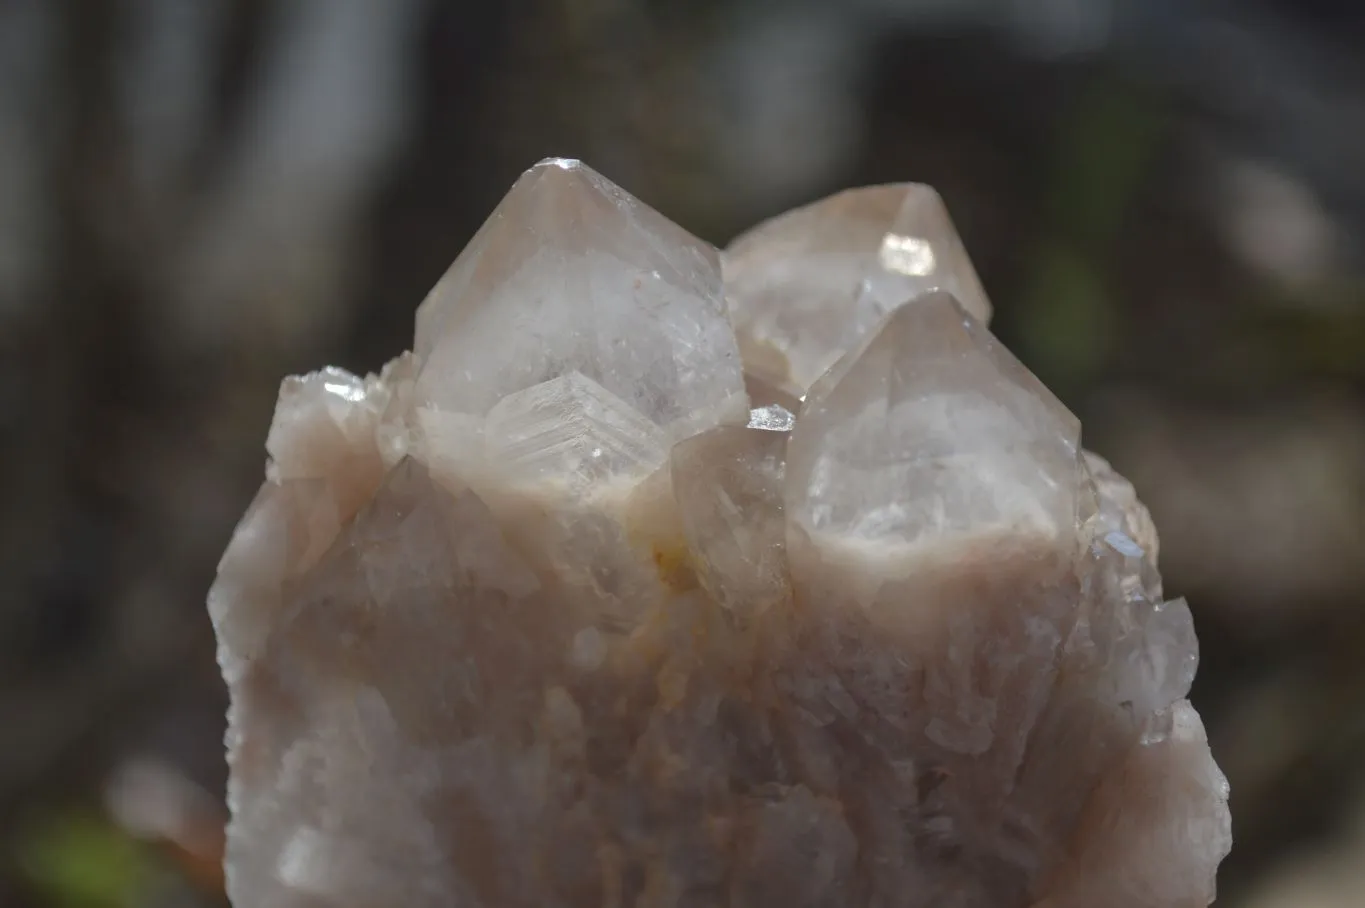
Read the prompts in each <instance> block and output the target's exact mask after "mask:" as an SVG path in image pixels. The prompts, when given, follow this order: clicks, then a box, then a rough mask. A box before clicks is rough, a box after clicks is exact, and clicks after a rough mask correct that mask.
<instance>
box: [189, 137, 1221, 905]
mask: <svg viewBox="0 0 1365 908" xmlns="http://www.w3.org/2000/svg"><path fill="white" fill-rule="evenodd" d="M990 313H991V308H990V304H989V303H988V302H987V299H986V296H985V294H984V292H983V290H982V287H981V284H980V282H979V281H978V279H977V277H976V274H975V272H974V271H973V269H972V265H971V263H970V261H969V260H968V257H967V255H966V253H965V251H964V249H963V247H962V243H961V241H960V240H959V238H958V237H957V235H956V233H955V231H954V229H953V227H952V225H951V222H950V221H949V218H948V215H947V213H946V211H945V209H944V206H943V203H942V201H941V200H940V199H939V197H938V196H937V194H935V193H934V191H933V190H931V189H929V188H928V187H925V186H919V185H909V184H906V185H892V186H878V187H871V188H866V189H857V190H851V191H848V192H844V193H841V194H839V195H836V196H833V197H831V198H828V199H825V200H824V201H821V202H817V203H815V204H813V205H810V206H808V207H806V208H802V209H799V210H797V211H793V212H790V213H788V214H786V215H783V216H781V217H779V218H776V219H775V220H772V221H769V222H767V223H765V224H762V225H760V226H759V227H757V228H755V229H754V230H753V231H751V232H750V233H748V234H746V235H744V236H742V237H741V238H740V239H738V240H737V241H735V243H734V244H733V245H732V246H731V247H730V248H729V249H728V250H727V251H726V252H724V253H717V251H716V250H715V249H714V248H712V247H711V246H709V245H708V244H706V243H705V242H702V241H701V240H698V239H697V238H695V237H693V236H691V235H689V234H688V233H687V232H685V231H684V230H682V229H681V228H680V227H678V226H677V225H675V224H673V223H672V222H670V221H669V220H667V219H666V218H664V217H663V216H661V215H660V214H658V213H657V212H655V211H653V210H651V209H650V208H648V207H646V206H645V205H644V204H642V203H641V202H639V201H637V200H636V199H634V198H633V197H631V196H630V195H628V194H627V193H625V192H624V191H622V190H621V189H620V188H618V187H616V186H615V185H613V184H611V183H610V182H608V181H607V180H605V179H604V178H603V177H601V176H600V175H598V174H597V173H595V172H594V171H592V170H591V169H589V168H588V167H585V166H584V165H582V164H580V163H578V162H576V161H568V160H560V159H555V160H547V161H543V162H541V163H540V164H538V165H536V166H535V167H533V168H532V169H530V170H529V171H527V172H526V174H525V175H524V176H522V178H521V179H520V180H519V181H518V182H517V183H516V185H515V186H514V187H513V188H512V190H511V192H510V193H509V194H508V195H507V197H506V198H505V199H504V200H503V202H502V203H501V204H500V205H499V206H498V208H497V209H496V210H495V211H494V212H493V214H492V216H491V217H490V218H489V219H488V221H487V223H486V224H485V225H484V226H483V228H482V229H481V230H480V231H479V233H478V234H477V235H476V236H475V237H474V239H473V240H472V241H471V242H470V244H469V245H468V247H467V248H466V249H465V250H464V252H463V253H462V254H461V255H460V256H459V258H458V259H457V260H456V261H455V263H454V264H453V265H452V266H451V268H450V270H449V271H448V272H447V274H446V275H445V276H444V277H443V278H442V279H441V281H440V283H439V284H437V286H436V287H435V289H434V290H433V291H432V292H431V294H430V296H429V297H428V298H427V300H426V301H425V302H424V303H423V304H422V305H421V307H420V308H419V309H418V312H417V333H416V341H415V344H414V349H413V352H412V353H405V354H403V355H402V356H400V357H398V358H397V359H395V360H394V361H393V362H392V363H390V364H389V365H388V366H387V367H386V368H385V369H384V371H383V372H382V374H380V375H378V376H370V377H367V378H358V377H356V376H353V375H351V374H349V373H346V372H343V371H341V370H337V369H327V370H323V371H321V372H317V373H314V374H311V375H307V376H304V377H301V378H290V379H288V380H286V381H285V383H284V386H283V388H282V389H281V393H280V400H279V406H278V409H277V411H276V415H275V421H274V424H273V425H272V427H271V431H270V435H269V439H268V441H267V448H268V451H269V463H268V466H267V479H266V482H265V484H264V485H263V486H262V488H261V491H260V494H259V495H258V496H257V498H256V500H255V502H254V503H253V504H252V506H251V508H250V510H249V511H248V512H247V514H246V516H245V517H244V518H243V519H242V522H241V525H240V526H239V527H238V529H237V532H236V534H235V536H234V537H233V539H232V542H231V544H230V546H229V548H228V550H227V553H226V554H225V555H224V557H223V561H222V563H221V566H220V569H219V576H218V580H217V582H216V584H215V585H214V587H213V590H212V591H211V593H210V596H209V608H210V611H211V613H212V616H213V621H214V625H215V627H216V629H217V633H218V639H219V642H220V661H221V663H222V668H223V673H224V676H225V677H226V679H227V682H228V685H229V688H230V691H231V695H232V706H231V713H230V731H229V735H228V753H229V760H230V763H231V770H232V776H231V784H230V790H229V800H230V804H231V808H232V812H233V819H232V823H231V828H230V845H229V855H228V877H229V888H230V893H231V896H232V898H233V900H234V902H235V904H236V905H237V906H239V908H294V906H299V908H303V906H309V908H315V906H316V908H322V906H327V908H333V906H335V908H362V906H364V908H370V906H375V908H379V906H397V905H402V906H408V908H420V906H452V905H453V906H471V908H475V906H477V908H522V906H524V908H551V906H564V908H579V906H582V908H587V906H594V908H595V906H600V908H711V906H732V908H741V906H742V908H806V906H809V908H817V906H819V908H845V906H848V908H852V906H869V908H872V906H876V908H893V906H896V908H902V906H903V908H1025V906H1036V908H1128V906H1132V908H1165V906H1170V908H1177V906H1179V908H1186V906H1203V905H1206V904H1208V903H1209V902H1210V901H1211V900H1212V899H1213V896H1214V875H1215V870H1216V867H1217V865H1218V862H1219V860H1220V859H1221V858H1222V856H1223V855H1224V854H1225V853H1226V852H1227V850H1228V848H1229V845H1230V835H1229V820H1228V812H1227V796H1228V791H1227V783H1226V782H1225V781H1224V779H1223V776H1222V775H1221V774H1220V772H1219V770H1218V768H1217V766H1216V765H1215V764H1214V762H1213V760H1212V758H1211V756H1210V754H1209V749H1208V744H1207V742H1206V739H1205V735H1204V731H1203V727H1202V726H1201V724H1200V721H1199V717H1198V716H1197V715H1196V713H1195V711H1194V710H1193V709H1192V708H1191V707H1190V705H1189V703H1188V702H1187V701H1186V700H1185V699H1184V697H1185V696H1186V693H1187V691H1188V690H1189V686H1190V682H1191V679H1192V677H1193V675H1194V671H1195V665H1196V662H1197V647H1196V642H1195V637H1194V632H1193V629H1192V626H1191V622H1190V613H1189V610H1188V608H1187V607H1186V605H1185V602H1184V601H1183V600H1180V599H1173V600H1167V599H1165V598H1164V597H1163V592H1162V589H1161V581H1160V577H1159V575H1158V573H1157V569H1156V555H1157V540H1156V534H1155V531H1154V529H1153V527H1152V524H1151V521H1150V520H1149V518H1148V516H1147V512H1146V511H1145V509H1144V508H1143V507H1142V505H1141V504H1140V503H1139V502H1138V501H1137V499H1136V497H1135V495H1134V493H1133V489H1132V487H1131V486H1130V485H1129V484H1128V483H1127V482H1126V481H1125V480H1123V479H1122V478H1121V477H1119V476H1118V475H1116V474H1115V473H1114V472H1113V471H1112V470H1111V469H1110V468H1109V466H1108V465H1107V464H1106V463H1105V462H1104V461H1103V460H1101V459H1099V458H1097V457H1095V456H1093V455H1091V454H1089V453H1087V452H1085V451H1084V450H1083V449H1082V448H1081V445H1080V427H1079V424H1078V422H1077V420H1076V418H1075V417H1074V416H1072V414H1071V413H1069V412H1068V411H1067V410H1066V408H1065V407H1064V406H1062V404H1061V403H1059V402H1058V401H1057V399H1056V398H1055V397H1053V396H1052V394H1050V393H1049V392H1048V390H1047V389H1046V388H1045V387H1043V386H1042V385H1041V384H1040V383H1039V382H1038V380H1037V379H1036V378H1034V377H1033V376H1032V375H1031V374H1030V373H1029V372H1028V370H1027V369H1025V368H1024V367H1023V366H1022V365H1021V364H1020V363H1019V362H1018V360H1016V359H1015V358H1014V357H1013V356H1011V354H1010V353H1009V351H1007V350H1006V349H1004V348H1003V347H1002V346H1001V345H1000V344H999V343H998V342H997V341H996V340H995V338H994V337H993V336H992V335H991V333H990V332H989V330H988V329H987V327H986V323H987V320H988V319H989V317H990Z"/></svg>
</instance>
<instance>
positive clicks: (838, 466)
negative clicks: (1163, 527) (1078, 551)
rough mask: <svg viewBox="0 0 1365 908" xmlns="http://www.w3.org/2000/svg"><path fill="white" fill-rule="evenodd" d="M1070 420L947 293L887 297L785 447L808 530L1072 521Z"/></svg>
mask: <svg viewBox="0 0 1365 908" xmlns="http://www.w3.org/2000/svg"><path fill="white" fill-rule="evenodd" d="M1079 444H1080V424H1079V423H1078V422H1077V420H1076V418H1075V417H1074V416H1072V415H1071V414H1070V413H1069V412H1068V411H1067V410H1066V408H1065V407H1063V406H1062V404H1061V403H1060V402H1058V401H1057V400H1056V398H1054V397H1053V396H1052V394H1051V393H1050V392H1049V391H1048V390H1047V389H1046V388H1044V387H1043V386H1042V385H1041V384H1040V383H1039V382H1038V380H1037V379H1036V378H1034V377H1033V376H1032V374H1031V373H1029V372H1028V370H1027V369H1025V368H1024V367H1023V366H1022V365H1021V364H1020V363H1019V362H1018V360H1016V359H1014V357H1013V356H1011V355H1010V353H1009V352H1008V351H1007V350H1005V349H1004V348H1003V347H1001V346H1000V344H999V343H998V342H997V341H996V340H995V338H994V337H992V336H991V334H990V332H988V331H987V330H986V329H985V328H984V327H983V326H982V325H981V324H980V323H979V322H977V321H976V320H975V319H974V318H972V316H970V315H968V314H967V313H966V312H965V311H964V310H963V309H962V308H961V307H960V306H959V305H958V304H957V301H956V300H955V299H954V298H953V297H952V296H950V295H949V294H946V293H932V294H929V295H927V296H925V297H923V298H921V299H919V300H916V301H915V303H914V304H913V305H908V306H904V307H901V308H900V309H898V310H896V311H895V312H894V313H893V314H892V315H891V316H890V317H889V318H888V319H887V320H886V321H885V322H884V323H883V325H882V326H881V327H880V329H878V331H877V332H876V333H875V334H873V335H872V336H871V338H870V339H869V340H868V341H867V342H866V343H865V344H864V345H863V347H862V348H861V349H860V350H858V351H854V352H852V353H850V354H849V355H848V356H847V357H846V358H845V360H844V361H842V362H841V363H839V364H838V365H837V366H836V367H835V368H834V369H832V370H831V371H830V372H829V373H828V374H827V375H825V376H824V377H823V378H822V379H821V380H820V381H819V382H817V383H816V385H815V387H814V388H812V389H811V393H810V395H809V397H808V398H807V400H806V403H805V405H804V407H803V409H802V411H801V419H800V420H799V421H798V423H797V426H796V429H795V431H794V433H793V435H792V441H791V446H790V449H789V452H788V504H789V508H790V513H791V515H792V517H793V519H794V520H795V521H796V522H797V523H798V524H799V525H801V526H803V527H804V528H805V529H807V530H808V531H809V532H812V533H819V534H826V535H842V536H847V537H856V538H862V539H895V540H898V541H900V542H904V543H912V542H916V541H918V540H920V539H921V538H925V537H927V538H933V537H939V536H944V535H950V534H959V535H961V534H966V533H978V532H980V531H982V530H983V529H986V528H994V529H996V530H999V531H1002V532H1003V531H1008V532H1014V531H1024V530H1029V531H1042V532H1045V533H1047V534H1049V535H1052V536H1062V535H1069V534H1070V533H1071V532H1072V529H1073V522H1074V520H1075V517H1076V513H1077V495H1078V492H1079V485H1080V480H1081V474H1080V467H1079V464H1078V456H1079Z"/></svg>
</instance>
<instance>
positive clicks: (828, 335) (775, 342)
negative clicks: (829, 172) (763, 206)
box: [724, 183, 991, 397]
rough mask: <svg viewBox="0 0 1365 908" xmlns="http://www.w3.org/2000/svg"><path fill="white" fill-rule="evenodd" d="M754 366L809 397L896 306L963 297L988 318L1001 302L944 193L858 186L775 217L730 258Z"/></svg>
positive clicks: (740, 324) (731, 281)
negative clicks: (987, 287)
mask: <svg viewBox="0 0 1365 908" xmlns="http://www.w3.org/2000/svg"><path fill="white" fill-rule="evenodd" d="M724 264H725V289H726V293H727V294H728V296H729V298H730V306H731V309H732V311H733V315H734V322H735V331H736V333H737V335H738V337H739V345H740V350H741V352H742V353H743V355H744V362H745V367H746V369H747V370H749V371H750V372H752V373H753V374H754V375H755V376H757V377H759V378H761V379H763V380H764V381H766V382H768V383H770V384H773V385H775V386H777V387H782V388H785V389H787V390H788V391H789V392H790V393H793V394H795V395H796V396H797V397H800V396H801V394H802V393H803V392H804V391H805V389H807V388H809V387H810V386H811V384H812V383H813V382H814V381H815V379H817V378H818V377H819V376H820V374H821V373H822V372H824V371H825V369H827V368H829V367H830V366H831V365H832V364H833V363H834V361H835V360H837V359H838V358H839V357H840V356H841V355H842V354H843V353H844V352H845V351H847V350H848V349H850V348H851V347H853V346H854V345H856V344H857V343H858V341H859V340H860V339H861V338H862V337H863V336H864V335H865V334H866V333H867V332H869V331H871V330H872V329H873V328H874V327H875V326H876V325H877V324H878V323H880V322H881V320H882V319H883V318H884V317H885V316H886V315H887V314H888V313H889V312H890V311H891V310H892V309H894V308H896V307H898V306H900V305H902V304H904V303H905V302H906V301H908V300H911V299H914V298H915V297H917V296H919V295H921V294H923V293H925V292H927V291H930V290H942V291H944V292H947V293H951V294H953V295H954V296H955V297H957V299H958V300H959V301H960V302H961V303H962V305H963V307H964V308H965V309H966V310H967V311H968V312H970V313H971V314H972V315H974V316H975V317H976V318H977V319H978V320H980V321H981V322H983V323H984V322H987V321H989V319H990V315H991V305H990V302H989V301H988V300H987V299H986V293H985V291H984V290H983V289H982V288H981V281H980V280H979V279H978V278H977V276H976V270H975V269H974V268H973V267H972V263H971V260H970V259H969V258H968V257H967V252H966V249H965V248H964V247H963V245H962V240H961V238H960V237H959V236H958V235H957V230H956V229H955V228H954V227H953V222H952V220H951V219H950V218H949V216H948V211H947V208H945V207H944V204H943V200H942V199H941V198H940V197H939V195H938V193H937V192H935V191H934V190H933V189H932V188H930V187H928V186H923V185H920V184H916V183H900V184H894V185H888V186H868V187H864V188H861V189H849V190H845V191H844V192H840V193H837V194H836V195H833V196H830V197H829V198H826V199H823V200H821V201H818V202H815V203H813V204H811V205H807V206H805V207H803V208H798V209H796V210H794V211H790V212H787V213H786V214H783V215H780V216H778V217H776V218H773V219H772V220H769V221H765V222H764V223H762V224H760V225H758V226H757V227H755V228H753V229H752V230H750V231H749V232H748V233H745V234H743V235H742V236H740V237H739V238H737V239H736V240H735V241H734V242H733V243H731V244H730V246H729V247H728V248H727V249H726V250H725V253H724Z"/></svg>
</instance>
